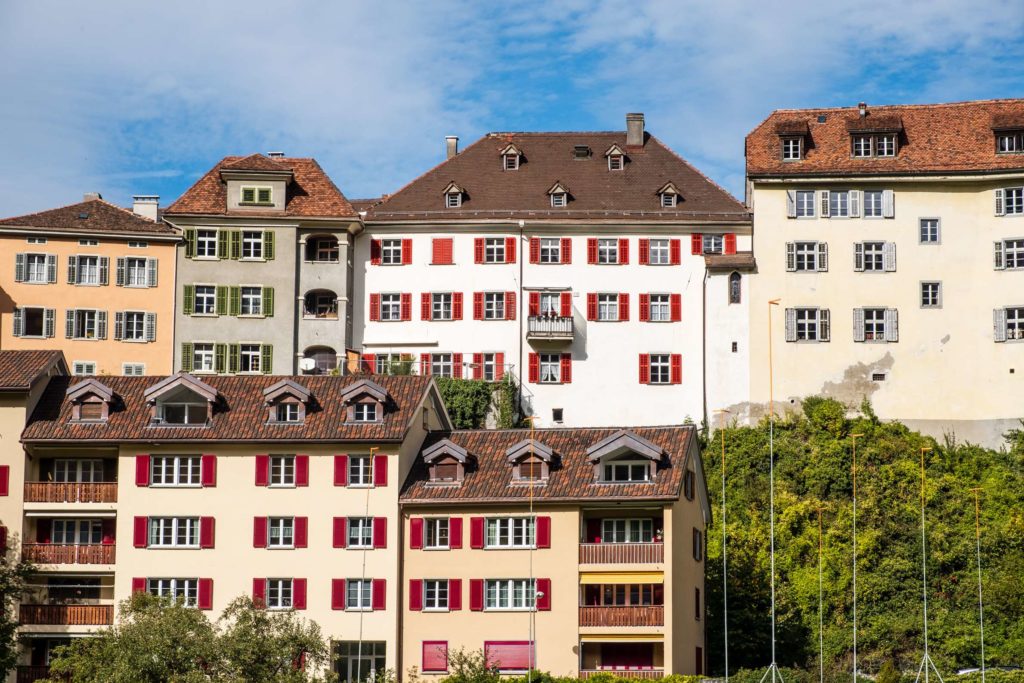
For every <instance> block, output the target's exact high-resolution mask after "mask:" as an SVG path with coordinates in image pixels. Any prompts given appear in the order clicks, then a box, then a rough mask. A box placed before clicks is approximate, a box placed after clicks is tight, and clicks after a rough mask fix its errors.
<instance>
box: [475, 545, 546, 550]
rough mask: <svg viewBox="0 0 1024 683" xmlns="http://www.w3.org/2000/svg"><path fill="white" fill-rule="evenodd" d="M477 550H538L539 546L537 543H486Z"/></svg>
mask: <svg viewBox="0 0 1024 683" xmlns="http://www.w3.org/2000/svg"><path fill="white" fill-rule="evenodd" d="M477 550H537V546H535V545H516V546H504V545H485V546H484V547H483V548H477Z"/></svg>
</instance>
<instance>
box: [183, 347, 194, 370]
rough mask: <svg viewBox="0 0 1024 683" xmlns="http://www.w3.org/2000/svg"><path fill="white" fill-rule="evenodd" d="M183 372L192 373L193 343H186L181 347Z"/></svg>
mask: <svg viewBox="0 0 1024 683" xmlns="http://www.w3.org/2000/svg"><path fill="white" fill-rule="evenodd" d="M181 371H182V372H192V343H191V342H185V343H184V344H182V345H181Z"/></svg>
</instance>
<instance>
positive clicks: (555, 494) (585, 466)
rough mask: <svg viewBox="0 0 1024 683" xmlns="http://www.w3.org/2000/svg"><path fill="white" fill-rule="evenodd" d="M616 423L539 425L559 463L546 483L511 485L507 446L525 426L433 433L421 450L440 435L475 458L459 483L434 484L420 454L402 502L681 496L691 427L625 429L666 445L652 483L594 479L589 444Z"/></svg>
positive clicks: (524, 433) (524, 434)
mask: <svg viewBox="0 0 1024 683" xmlns="http://www.w3.org/2000/svg"><path fill="white" fill-rule="evenodd" d="M619 429H620V428H618V427H612V428H607V429H604V428H602V429H591V428H576V429H537V430H534V438H535V439H536V440H537V441H539V442H542V443H543V444H545V445H546V446H548V447H550V448H551V450H552V451H554V454H555V457H556V459H557V462H558V465H557V466H556V467H553V468H552V470H551V473H550V476H549V479H548V483H547V485H545V486H532V487H531V486H524V485H522V484H518V485H516V484H512V465H510V464H509V462H508V460H507V456H506V451H507V450H508V448H509V447H511V446H514V445H516V444H517V443H519V442H520V441H522V440H523V439H528V438H530V432H529V430H525V429H505V430H487V429H477V430H463V431H453V432H435V433H433V434H431V435H429V436H428V437H427V440H426V441H425V442H424V444H423V450H426V449H428V448H430V446H432V445H433V444H435V443H437V442H438V441H441V440H443V439H449V440H450V441H452V442H453V443H455V444H457V445H458V446H461V447H462V448H465V449H466V451H468V452H469V454H470V455H471V456H474V457H475V458H476V463H475V465H472V466H470V467H467V468H466V475H465V479H464V480H463V482H462V484H461V485H460V486H437V485H430V484H428V483H427V468H426V465H425V464H424V463H423V458H422V457H418V458H417V459H416V462H415V464H414V465H413V467H412V470H411V471H410V472H409V476H408V478H407V479H406V481H405V485H404V487H403V490H402V496H401V499H402V502H403V503H414V502H415V503H490V502H503V501H524V500H528V499H529V498H530V489H531V488H532V489H533V498H534V500H536V501H538V502H544V501H546V502H553V501H570V500H572V501H577V500H592V499H594V498H600V499H602V500H637V499H641V500H642V499H662V500H670V499H676V498H678V497H679V492H680V486H681V485H682V481H683V469H684V468H683V465H684V463H685V462H686V454H687V451H688V450H689V448H690V445H691V441H692V440H693V439H695V438H696V437H695V433H694V428H693V427H692V426H676V427H635V428H626V429H627V431H631V432H633V433H634V434H636V435H638V436H640V437H642V438H644V439H647V440H648V441H650V442H652V443H654V444H655V445H657V446H659V447H661V448H662V449H664V450H665V452H666V454H667V456H666V458H665V459H664V463H665V464H663V465H660V466H659V468H658V474H657V477H656V479H655V481H654V483H650V484H597V483H594V467H593V465H592V464H591V463H590V461H589V460H588V459H587V449H588V448H590V447H591V446H593V445H594V444H596V443H598V442H599V441H601V440H602V439H605V438H607V437H609V436H612V435H614V434H616V433H617V432H618V431H619Z"/></svg>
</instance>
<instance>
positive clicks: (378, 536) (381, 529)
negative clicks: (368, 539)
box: [373, 517, 388, 548]
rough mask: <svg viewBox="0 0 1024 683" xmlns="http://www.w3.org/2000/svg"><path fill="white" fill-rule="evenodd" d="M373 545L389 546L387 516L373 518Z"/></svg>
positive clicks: (376, 546)
mask: <svg viewBox="0 0 1024 683" xmlns="http://www.w3.org/2000/svg"><path fill="white" fill-rule="evenodd" d="M373 547H374V548H387V547H388V518H387V517H374V518H373Z"/></svg>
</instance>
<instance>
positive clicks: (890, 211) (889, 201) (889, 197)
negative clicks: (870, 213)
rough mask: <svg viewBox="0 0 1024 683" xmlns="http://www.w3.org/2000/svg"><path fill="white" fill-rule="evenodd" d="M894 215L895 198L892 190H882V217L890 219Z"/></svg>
mask: <svg viewBox="0 0 1024 683" xmlns="http://www.w3.org/2000/svg"><path fill="white" fill-rule="evenodd" d="M895 215H896V205H895V197H894V195H893V191H892V190H882V217H883V218H892V217H894V216H895Z"/></svg>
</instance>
